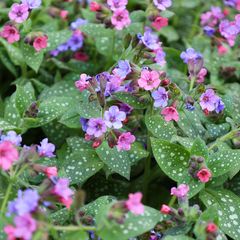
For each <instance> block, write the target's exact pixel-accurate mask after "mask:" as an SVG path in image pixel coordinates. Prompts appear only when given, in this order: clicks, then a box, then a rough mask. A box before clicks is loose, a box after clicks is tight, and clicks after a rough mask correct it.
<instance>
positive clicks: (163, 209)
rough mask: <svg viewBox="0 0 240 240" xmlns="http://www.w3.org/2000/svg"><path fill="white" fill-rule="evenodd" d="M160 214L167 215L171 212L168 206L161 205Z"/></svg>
mask: <svg viewBox="0 0 240 240" xmlns="http://www.w3.org/2000/svg"><path fill="white" fill-rule="evenodd" d="M160 212H161V213H163V214H169V213H170V212H171V208H170V207H169V206H168V205H165V204H163V205H162V207H161V210H160Z"/></svg>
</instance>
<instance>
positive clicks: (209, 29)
mask: <svg viewBox="0 0 240 240" xmlns="http://www.w3.org/2000/svg"><path fill="white" fill-rule="evenodd" d="M203 31H204V33H205V34H206V35H207V36H209V37H212V36H213V35H214V33H215V32H216V30H215V29H214V28H212V27H209V26H206V27H204V28H203Z"/></svg>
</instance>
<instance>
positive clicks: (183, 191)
mask: <svg viewBox="0 0 240 240" xmlns="http://www.w3.org/2000/svg"><path fill="white" fill-rule="evenodd" d="M188 192H189V186H188V185H186V184H180V185H179V186H178V187H177V188H176V187H173V188H171V195H174V196H176V197H178V198H185V197H186V196H187V194H188Z"/></svg>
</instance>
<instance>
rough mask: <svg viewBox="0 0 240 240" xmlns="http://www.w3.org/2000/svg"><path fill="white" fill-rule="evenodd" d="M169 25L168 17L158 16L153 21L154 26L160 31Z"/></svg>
mask: <svg viewBox="0 0 240 240" xmlns="http://www.w3.org/2000/svg"><path fill="white" fill-rule="evenodd" d="M167 25H168V19H167V18H164V17H157V18H155V20H154V22H152V26H153V27H154V28H156V29H157V30H158V31H159V30H160V29H161V28H163V27H166V26H167Z"/></svg>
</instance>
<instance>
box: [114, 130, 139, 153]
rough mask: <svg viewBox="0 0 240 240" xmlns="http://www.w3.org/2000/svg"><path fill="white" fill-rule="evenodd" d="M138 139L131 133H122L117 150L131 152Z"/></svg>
mask: <svg viewBox="0 0 240 240" xmlns="http://www.w3.org/2000/svg"><path fill="white" fill-rule="evenodd" d="M135 140H136V138H135V136H134V135H132V134H131V133H130V132H126V133H122V134H121V135H120V136H119V138H118V141H117V150H118V151H121V150H124V151H129V150H130V149H131V144H132V143H133V142H135Z"/></svg>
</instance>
